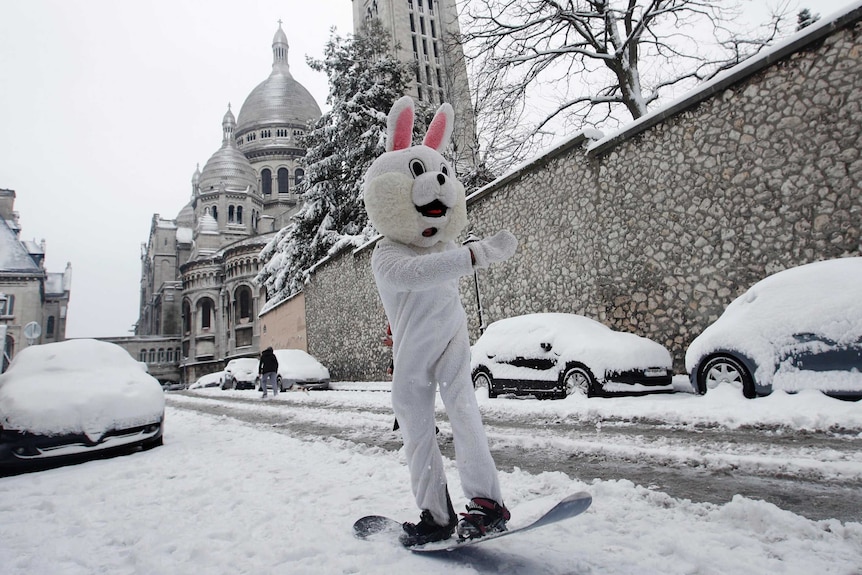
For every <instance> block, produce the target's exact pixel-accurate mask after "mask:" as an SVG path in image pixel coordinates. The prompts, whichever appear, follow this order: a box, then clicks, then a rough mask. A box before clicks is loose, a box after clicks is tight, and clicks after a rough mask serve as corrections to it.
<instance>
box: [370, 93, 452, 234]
mask: <svg viewBox="0 0 862 575" xmlns="http://www.w3.org/2000/svg"><path fill="white" fill-rule="evenodd" d="M414 115H415V114H414V104H413V100H412V99H411V98H410V97H409V96H404V97H403V98H401V99H399V100H398V101H397V102H395V104H393V106H392V109H391V110H390V111H389V116H388V118H387V121H386V152H385V153H384V154H383V155H381V156H380V157H379V158H377V159H376V160H375V161H374V163H372V164H371V167H370V168H368V171H367V172H366V174H365V184H364V190H363V196H364V201H365V210H366V211H367V212H368V219H369V220H370V221H371V223H372V224H373V225H374V227H375V228H377V231H379V232H380V233H381V234H383V235H384V236H386V237H387V238H389V239H392V240H395V241H397V242H401V243H403V244H410V245H414V246H419V247H431V246H433V245H435V244H437V243H441V242H447V241H451V240H454V239H456V238H457V237H458V235H459V234H460V233H461V231H462V230H463V229H464V228H465V227H466V226H467V201H466V197H465V195H464V186H463V185H462V184H461V182H459V181H458V180H457V179H455V171H454V170H453V169H452V166H451V165H450V164H449V162H447V161H446V159H445V158H443V156H442V155H441V152H442V151H443V149H444V148H445V147H446V144H447V143H448V142H449V139H450V138H451V137H452V129H453V122H454V118H455V113H454V111H453V110H452V106H451V105H449V104H443V105H442V106H440V108H439V109H438V110H437V113H436V114H435V115H434V119H433V120H432V121H431V125H430V126H429V127H428V132H427V133H426V134H425V138H424V139H423V141H422V144H421V145H419V146H412V145H411V144H412V137H413V121H414Z"/></svg>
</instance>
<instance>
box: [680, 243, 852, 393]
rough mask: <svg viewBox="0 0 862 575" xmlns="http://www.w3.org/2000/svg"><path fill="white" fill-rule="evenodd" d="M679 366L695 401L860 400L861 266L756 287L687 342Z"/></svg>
mask: <svg viewBox="0 0 862 575" xmlns="http://www.w3.org/2000/svg"><path fill="white" fill-rule="evenodd" d="M685 366H686V369H687V370H688V372H689V374H690V377H691V382H692V385H693V386H694V388H695V389H696V390H697V392H698V393H701V394H704V393H706V392H707V391H708V390H709V389H711V388H714V387H716V386H718V385H720V384H732V385H734V386H736V387H738V388H740V389H741V390H742V393H743V395H745V397H748V398H754V397H757V396H759V395H768V394H770V393H772V392H773V391H776V390H784V391H787V392H796V391H801V390H803V389H819V390H820V391H823V392H824V393H827V394H828V395H833V396H836V397H845V398H848V399H858V398H860V397H862V258H860V257H852V258H840V259H834V260H826V261H821V262H815V263H811V264H806V265H803V266H799V267H795V268H790V269H787V270H784V271H781V272H778V273H776V274H773V275H771V276H769V277H767V278H765V279H763V280H761V281H759V282H757V283H756V284H754V285H753V286H751V288H749V289H748V291H746V292H745V293H744V294H742V295H741V296H739V297H738V298H736V299H735V300H733V301H732V302H731V303H730V305H728V306H727V308H726V309H725V310H724V313H723V314H722V315H721V317H719V318H718V319H717V320H716V321H715V322H714V323H713V324H711V325H710V326H708V327H707V328H706V329H705V330H703V332H702V333H701V334H700V335H698V336H697V337H696V338H695V339H694V341H692V342H691V345H689V347H688V350H687V351H686V354H685Z"/></svg>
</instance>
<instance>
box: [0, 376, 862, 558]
mask: <svg viewBox="0 0 862 575" xmlns="http://www.w3.org/2000/svg"><path fill="white" fill-rule="evenodd" d="M357 385H361V384H342V385H335V387H342V388H345V387H357ZM367 387H377V388H381V389H385V388H386V387H387V385H386V384H385V383H382V384H374V385H373V386H372V385H369V386H367ZM715 391H719V390H712V391H711V392H710V393H709V394H708V395H707V396H703V397H699V396H694V395H691V394H685V393H680V394H675V395H663V396H650V397H646V398H613V399H602V398H594V399H590V400H584V399H583V398H577V397H572V398H569V399H567V400H564V401H547V402H539V401H534V400H513V399H505V398H504V399H494V400H489V399H487V398H486V397H484V398H481V405H482V409H483V413H484V415H485V418H486V420H488V419H489V418H493V417H494V414H495V413H498V412H507V414H508V415H510V416H511V415H517V416H520V415H523V416H525V417H534V418H551V417H557V418H569V417H572V418H585V417H586V418H593V419H595V420H596V421H597V422H600V421H601V420H602V419H611V418H619V417H622V418H627V417H628V418H630V417H635V416H638V417H646V418H650V419H653V418H654V419H658V420H664V419H666V420H669V421H674V422H676V423H680V424H685V423H690V424H694V423H706V422H712V423H715V424H718V425H727V426H729V427H735V426H739V425H750V424H758V423H759V424H768V425H780V426H785V427H788V428H794V429H828V428H843V429H856V430H860V431H862V403H847V402H840V401H837V400H834V399H830V398H827V397H825V396H820V394H814V393H812V394H810V395H807V396H804V397H802V396H801V395H802V394H799V395H796V396H789V395H786V394H779V395H773V396H770V397H767V398H760V399H757V400H753V401H752V400H745V399H743V398H741V394H740V395H738V394H737V393H727V394H724V393H714V392H715ZM730 391H736V390H730ZM480 393H481V392H480ZM197 395H199V396H200V397H197V396H196V397H186V396H181V395H176V394H175V395H172V396H171V403H172V402H174V401H176V402H177V403H184V402H185V403H195V402H212V401H213V399H214V398H221V397H228V396H240V397H244V398H256V397H257V394H256V393H254V392H234V391H221V390H218V389H212V388H211V389H205V390H200V391H199V392H197ZM388 402H389V394H388V393H367V392H366V393H362V392H349V391H337V392H319V393H308V394H306V393H285V394H280V395H279V396H278V399H276V400H270V401H269V402H264V401H254V402H249V403H246V404H244V405H247V409H249V410H259V411H261V412H265V413H271V412H272V411H273V410H279V409H282V410H283V409H285V408H289V407H290V404H291V403H307V404H308V407H309V408H311V407H312V406H315V405H319V406H320V407H321V409H319V410H316V409H313V408H311V409H310V412H311V413H316V414H317V415H316V416H315V417H320V418H321V419H322V420H325V419H326V418H327V417H338V414H337V412H333V411H332V410H326V409H323V408H324V407H325V406H326V405H329V404H332V405H338V404H339V403H345V404H347V403H349V404H350V405H352V406H353V407H358V406H362V407H368V408H375V407H376V408H380V407H385V406H388ZM232 405H234V404H232ZM639 411H640V412H639ZM300 412H306V409H302V410H296V411H295V412H294V413H297V414H298V413H300ZM366 416H367V418H368V419H367V420H366V419H365V417H366ZM342 418H343V413H342ZM390 418H391V414H389V413H388V412H387V411H386V410H385V409H384V410H383V411H382V413H370V412H369V413H368V414H362V415H361V416H358V417H356V421H351V425H358V426H362V425H377V426H378V427H380V424H381V423H383V422H387V423H388V422H389V420H390ZM340 425H342V426H343V425H344V422H343V421H341V422H340ZM524 433H525V434H531V432H530V431H529V430H525V431H524ZM526 439H529V436H526V437H525V440H526ZM492 441H493V439H492ZM778 455H779V456H780V454H778ZM767 464H768V462H767ZM841 465H843V466H844V467H846V468H847V469H846V470H845V471H846V472H851V473H855V474H857V475H862V462H858V461H857V462H843V463H841ZM448 471H449V480H450V489H451V491H452V493H453V497H454V498H455V499H456V501H457V502H456V505H457V506H459V507H460V506H461V505H463V501H461V500H462V499H463V497H461V496H460V485H459V484H458V476H457V473H456V470H455V468H454V464H453V463H451V462H450V463H448ZM501 482H502V485H503V490H504V493H505V494H506V503H507V505H509V507H510V508H512V509H513V511H514V516H513V520H512V525H513V526H517V525H519V524H523V523H526V522H528V521H530V520H531V519H534V518H536V517H537V516H538V515H540V514H541V513H542V512H543V511H544V510H545V509H547V508H548V507H550V506H551V505H553V503H555V502H556V501H557V500H559V499H561V498H562V497H564V496H565V495H567V494H569V493H573V492H577V491H588V492H590V493H591V494H592V495H593V498H594V502H593V506H592V508H591V509H590V510H589V511H588V512H587V513H585V514H584V515H582V516H581V517H579V518H576V519H573V520H570V521H566V522H564V523H560V524H558V525H557V526H555V527H549V528H546V529H542V530H537V531H534V532H529V533H525V534H522V535H518V536H514V537H510V538H506V539H504V540H501V541H499V542H489V543H486V544H484V545H482V546H480V547H479V548H478V549H479V551H478V552H477V553H478V556H477V557H474V561H477V560H478V558H483V559H484V560H485V562H484V563H483V562H481V561H478V562H475V563H474V564H472V565H471V564H469V563H459V562H458V561H457V560H456V558H455V557H454V556H453V557H451V558H449V559H445V560H439V559H430V558H427V557H420V556H416V555H413V554H411V553H409V552H408V551H406V550H404V549H403V548H401V547H400V546H399V545H398V544H397V543H396V542H394V541H391V540H389V539H383V540H376V541H359V540H357V539H355V538H354V537H353V535H352V531H351V524H352V522H353V520H354V519H356V518H358V517H360V516H362V515H366V514H369V513H382V514H387V515H391V516H392V517H395V518H399V519H411V520H415V517H414V516H415V515H416V510H415V509H414V507H413V503H412V496H411V495H410V493H409V481H408V477H407V469H406V466H405V465H404V462H403V461H402V458H401V455H400V453H392V452H387V451H384V450H381V449H378V448H369V447H362V446H357V445H355V444H352V443H349V442H344V441H340V440H334V439H331V440H320V439H318V438H310V439H303V438H295V437H291V436H289V435H286V434H284V433H283V432H280V431H278V430H275V429H273V428H272V427H267V426H264V425H251V424H246V423H242V422H238V421H237V420H235V419H232V418H228V417H219V416H207V415H201V414H197V413H193V412H188V411H183V410H180V409H176V408H173V407H170V406H169V407H168V411H167V415H166V432H165V446H164V447H160V448H157V449H154V450H152V451H148V452H143V453H137V454H134V455H131V456H128V457H120V458H116V459H111V460H105V461H93V462H89V463H85V464H82V465H77V466H71V467H66V468H61V469H55V470H49V471H44V472H40V473H35V474H28V475H21V476H16V477H7V478H0V566H2V567H0V572H2V573H4V575H17V574H22V575H23V574H27V575H43V574H44V575H49V574H50V575H55V574H63V575H66V574H68V575H76V574H92V573H111V574H172V573H190V572H196V573H205V574H221V573H224V574H237V573H254V574H261V573H290V574H306V573H307V574H354V573H355V574H364V573H369V574H377V573H379V574H381V575H384V574H385V575H390V574H393V573H409V574H411V575H421V574H432V573H433V574H437V573H444V572H445V573H455V574H458V573H524V574H541V573H552V574H558V573H591V574H602V575H605V574H615V573H619V574H626V575H628V574H641V573H662V574H673V573H703V574H713V573H715V574H719V573H721V574H724V573H734V574H737V573H752V574H753V573H758V574H760V573H770V574H775V573H788V574H791V573H792V574H797V573H798V574H810V573H818V574H821V573H839V574H848V575H849V574H858V573H860V572H862V571H860V569H862V567H860V565H862V562H860V558H862V523H858V522H846V523H842V522H840V521H838V520H834V519H833V520H824V521H812V520H809V519H806V518H804V517H801V516H798V515H795V514H793V513H791V512H788V511H785V510H782V509H779V508H778V507H776V506H774V505H772V504H769V503H765V502H762V501H755V500H750V499H745V498H743V497H740V496H737V497H736V498H735V499H734V500H733V501H731V502H729V503H727V504H725V505H714V504H707V503H692V502H691V501H688V500H680V499H674V498H672V497H670V496H668V495H665V494H663V493H660V492H656V491H651V490H649V489H647V488H645V487H641V486H636V485H634V484H632V483H631V482H629V481H599V480H597V481H594V482H590V483H584V482H582V481H580V480H578V479H575V478H571V477H568V476H566V475H564V474H562V473H557V472H553V473H542V474H539V475H534V474H529V473H526V472H523V471H520V470H515V471H514V472H511V473H501Z"/></svg>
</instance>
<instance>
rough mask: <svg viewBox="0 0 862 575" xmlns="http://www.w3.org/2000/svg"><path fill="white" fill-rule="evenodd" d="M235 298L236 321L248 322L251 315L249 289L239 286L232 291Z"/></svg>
mask: <svg viewBox="0 0 862 575" xmlns="http://www.w3.org/2000/svg"><path fill="white" fill-rule="evenodd" d="M234 298H235V299H236V323H248V322H249V321H251V316H252V309H251V308H252V302H251V289H250V288H249V287H248V286H240V287H238V288H236V292H234Z"/></svg>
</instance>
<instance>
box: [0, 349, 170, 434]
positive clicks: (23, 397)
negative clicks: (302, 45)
mask: <svg viewBox="0 0 862 575" xmlns="http://www.w3.org/2000/svg"><path fill="white" fill-rule="evenodd" d="M164 408H165V397H164V392H163V391H162V387H161V385H159V382H158V381H157V380H156V379H155V378H153V377H151V376H149V375H148V374H147V373H146V372H145V370H144V369H142V367H141V365H140V364H139V363H138V362H137V361H136V360H135V359H133V358H132V356H130V355H129V353H128V352H127V351H126V350H124V349H123V348H121V347H119V346H117V345H114V344H112V343H106V342H103V341H96V340H92V339H78V340H69V341H64V342H60V343H50V344H45V345H34V346H30V347H27V348H25V349H23V350H21V351H20V352H18V353H17V354H16V355H15V359H14V360H13V361H12V364H11V365H10V366H9V369H7V370H6V372H5V373H4V374H2V375H0V423H2V425H3V427H5V428H6V429H15V430H27V431H30V432H32V433H38V434H43V435H61V434H69V433H84V434H86V435H87V436H89V437H90V438H91V439H93V440H97V439H99V438H101V436H102V435H103V434H104V433H105V432H106V431H109V430H111V429H125V428H129V427H135V426H138V425H144V424H147V423H153V422H156V421H158V420H159V419H160V418H161V416H162V413H163V412H164Z"/></svg>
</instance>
